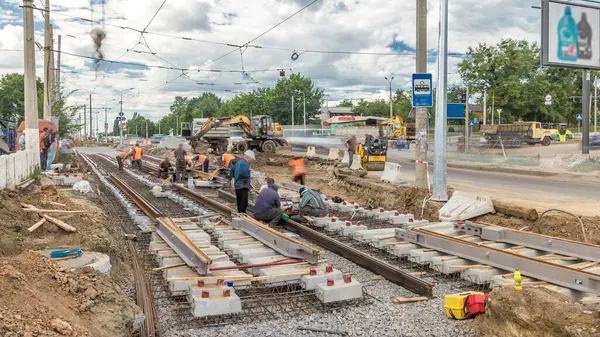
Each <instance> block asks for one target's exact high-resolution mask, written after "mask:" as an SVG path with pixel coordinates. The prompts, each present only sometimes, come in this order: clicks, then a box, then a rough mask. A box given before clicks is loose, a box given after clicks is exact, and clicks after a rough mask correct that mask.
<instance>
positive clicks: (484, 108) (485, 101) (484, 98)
mask: <svg viewBox="0 0 600 337" xmlns="http://www.w3.org/2000/svg"><path fill="white" fill-rule="evenodd" d="M486 120H487V89H483V125H487V121H486Z"/></svg>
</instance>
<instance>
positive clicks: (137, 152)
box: [133, 147, 144, 160]
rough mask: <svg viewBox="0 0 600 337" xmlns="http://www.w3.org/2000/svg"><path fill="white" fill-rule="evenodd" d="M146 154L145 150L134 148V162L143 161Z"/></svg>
mask: <svg viewBox="0 0 600 337" xmlns="http://www.w3.org/2000/svg"><path fill="white" fill-rule="evenodd" d="M143 154H144V150H142V148H141V147H134V148H133V160H142V155H143Z"/></svg>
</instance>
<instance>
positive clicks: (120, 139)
mask: <svg viewBox="0 0 600 337" xmlns="http://www.w3.org/2000/svg"><path fill="white" fill-rule="evenodd" d="M119 103H121V113H120V114H119V116H120V117H122V116H121V115H122V114H123V90H121V101H120V102H119ZM122 123H123V121H122V120H120V121H119V143H121V144H123V128H122V127H121V124H122ZM113 133H114V131H113Z"/></svg>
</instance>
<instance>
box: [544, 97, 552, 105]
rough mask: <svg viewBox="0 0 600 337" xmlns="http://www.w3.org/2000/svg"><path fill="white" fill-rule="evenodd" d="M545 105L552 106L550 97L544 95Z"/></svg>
mask: <svg viewBox="0 0 600 337" xmlns="http://www.w3.org/2000/svg"><path fill="white" fill-rule="evenodd" d="M545 99H546V105H552V96H550V95H546V97H545Z"/></svg>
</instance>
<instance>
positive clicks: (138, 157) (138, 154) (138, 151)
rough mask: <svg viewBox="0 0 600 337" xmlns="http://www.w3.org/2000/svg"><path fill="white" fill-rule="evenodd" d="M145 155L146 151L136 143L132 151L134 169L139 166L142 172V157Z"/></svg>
mask: <svg viewBox="0 0 600 337" xmlns="http://www.w3.org/2000/svg"><path fill="white" fill-rule="evenodd" d="M143 155H144V150H142V148H141V147H140V144H138V143H136V144H135V147H134V148H133V150H132V151H131V157H132V159H133V167H134V168H135V167H136V166H137V168H138V170H140V171H141V170H142V156H143Z"/></svg>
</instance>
